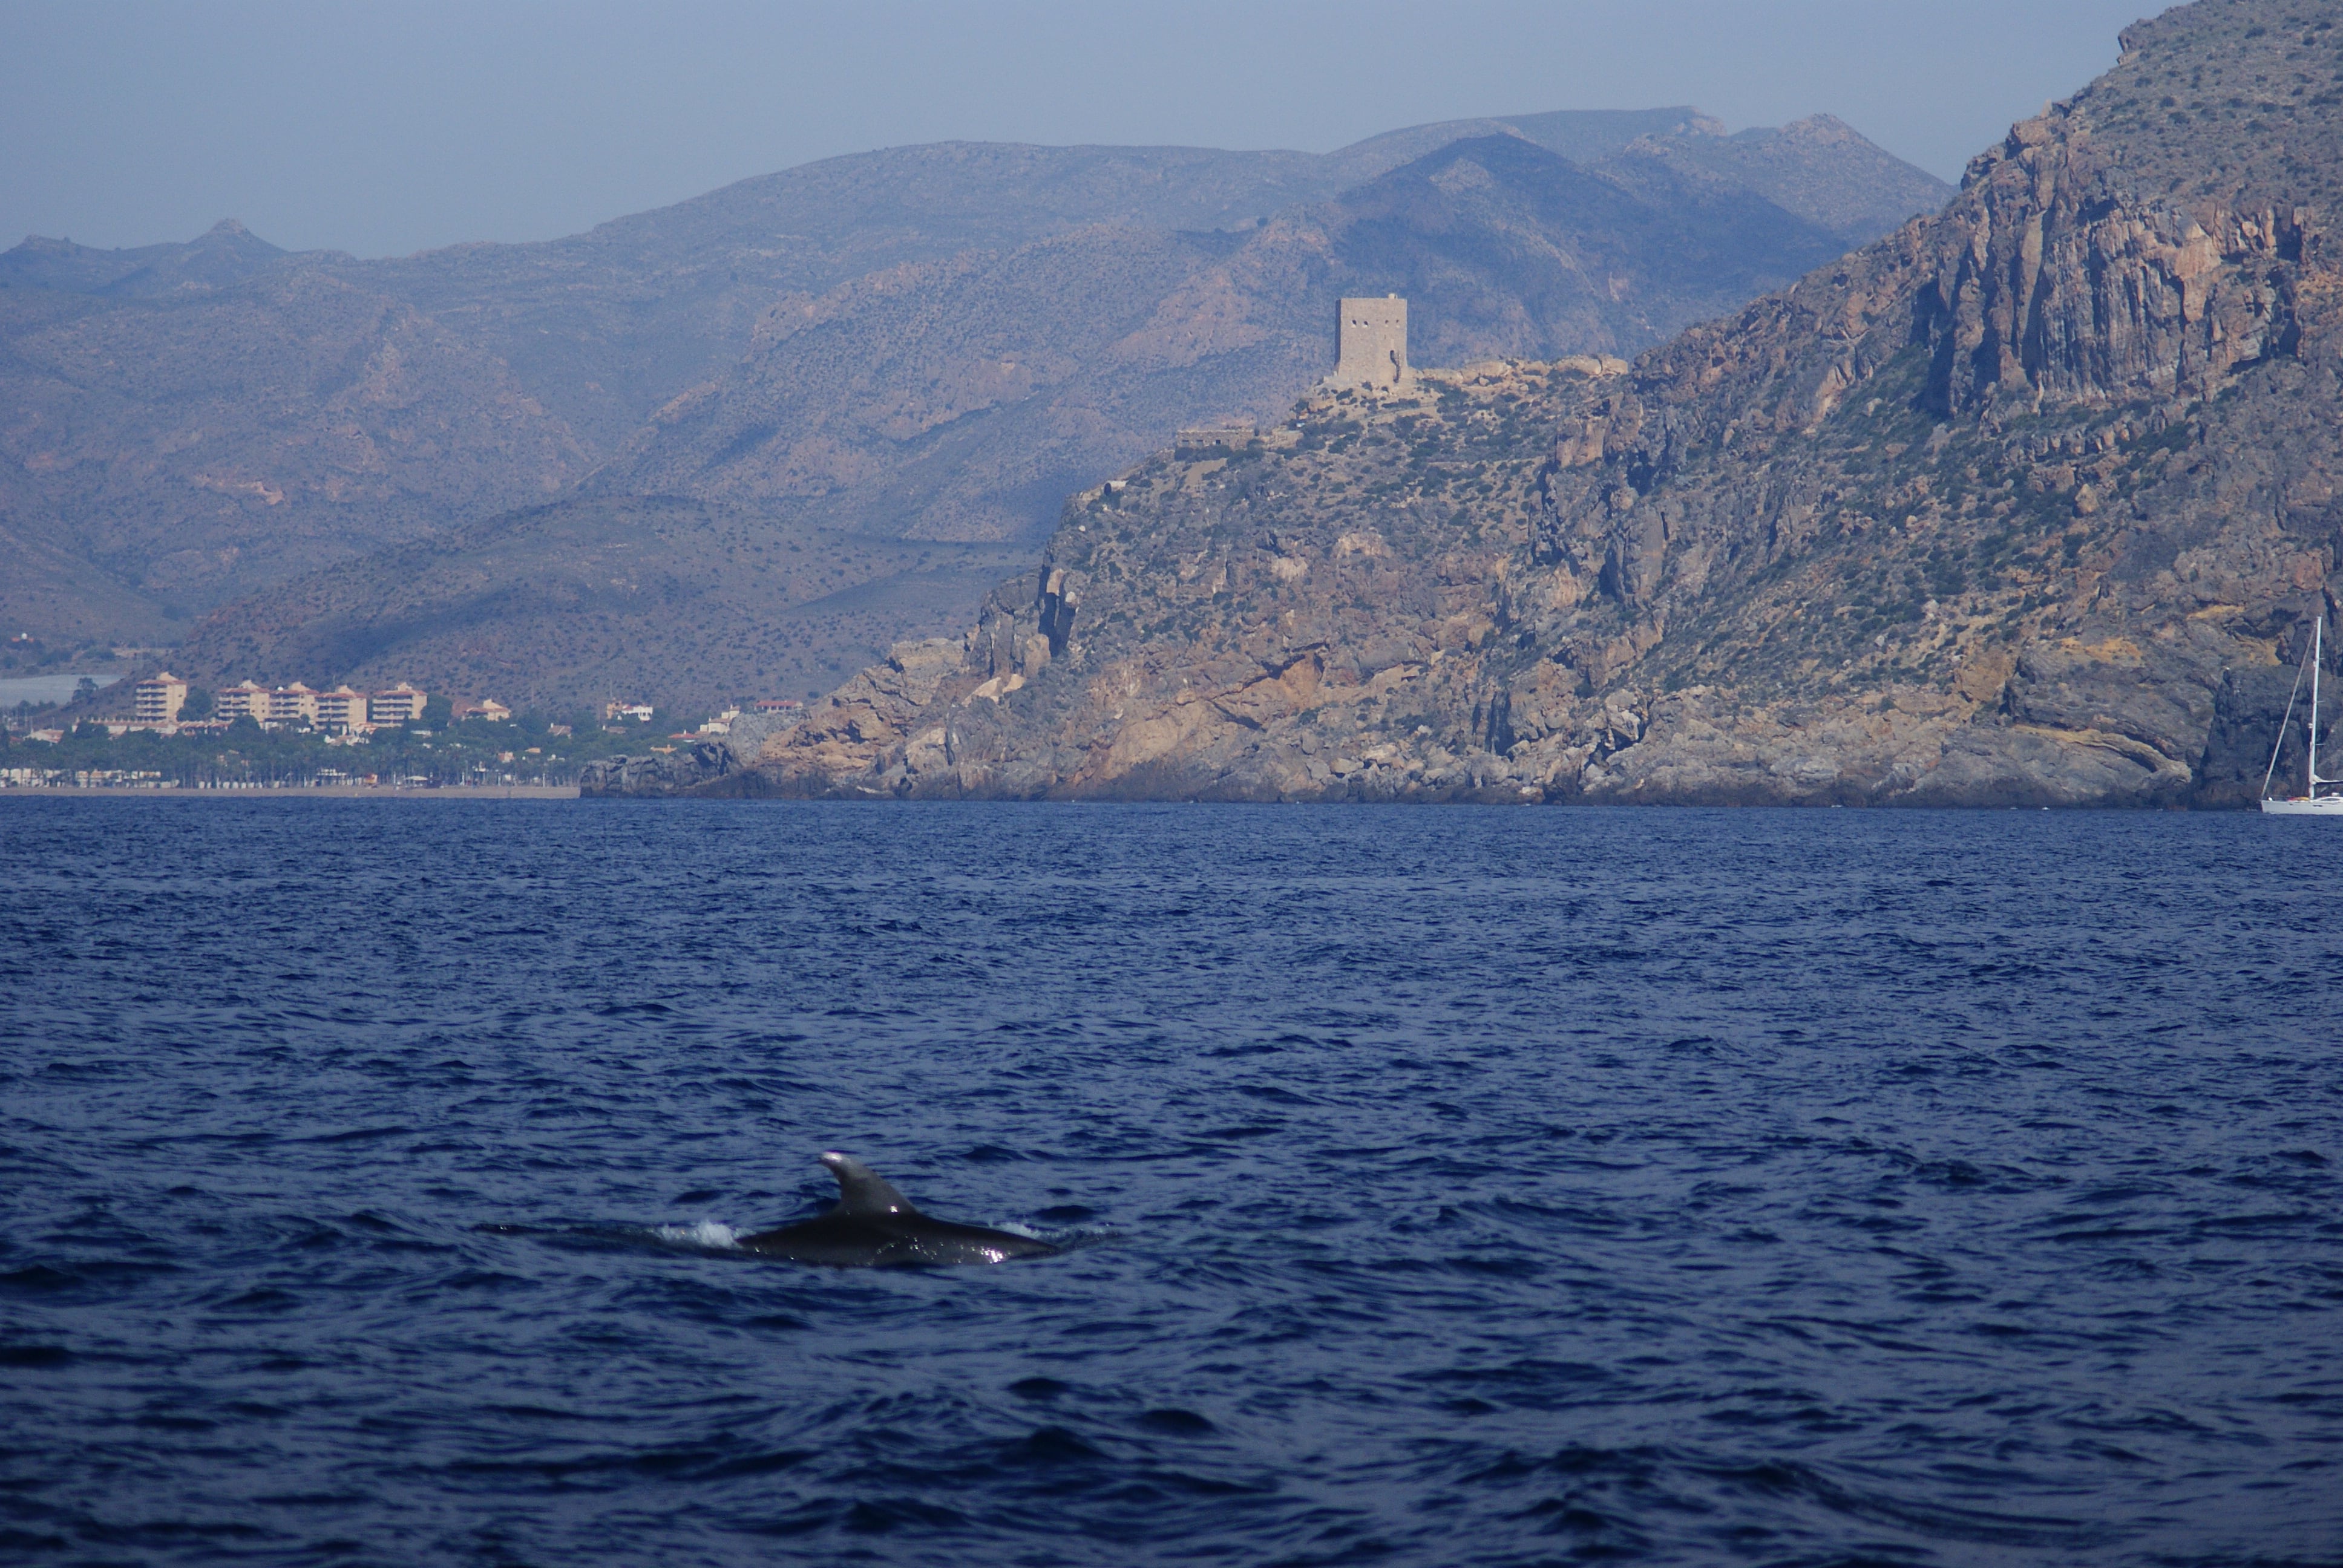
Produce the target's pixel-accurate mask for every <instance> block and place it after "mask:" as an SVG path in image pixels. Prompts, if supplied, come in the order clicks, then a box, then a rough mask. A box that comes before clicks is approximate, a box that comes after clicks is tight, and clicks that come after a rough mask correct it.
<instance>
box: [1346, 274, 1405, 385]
mask: <svg viewBox="0 0 2343 1568" xmlns="http://www.w3.org/2000/svg"><path fill="white" fill-rule="evenodd" d="M1337 320H1338V336H1337V342H1338V343H1339V345H1340V347H1341V352H1340V354H1339V356H1338V357H1336V359H1335V361H1334V374H1333V376H1332V377H1330V379H1332V381H1333V382H1334V384H1335V385H1336V386H1338V387H1396V386H1398V385H1399V384H1400V383H1401V382H1403V381H1404V380H1406V379H1407V301H1406V300H1404V299H1402V298H1401V297H1399V296H1398V295H1396V294H1386V295H1384V296H1383V297H1382V298H1381V299H1346V300H1343V301H1342V311H1341V314H1340V316H1339V317H1338V318H1337Z"/></svg>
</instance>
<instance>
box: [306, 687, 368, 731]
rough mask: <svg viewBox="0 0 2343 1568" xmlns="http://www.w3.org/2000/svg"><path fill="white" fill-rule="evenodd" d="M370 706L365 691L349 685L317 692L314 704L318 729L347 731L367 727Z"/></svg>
mask: <svg viewBox="0 0 2343 1568" xmlns="http://www.w3.org/2000/svg"><path fill="white" fill-rule="evenodd" d="M369 707H370V704H369V703H368V702H367V697H366V694H365V693H364V692H360V691H353V690H351V689H349V688H348V687H347V686H337V687H336V688H334V689H333V690H331V691H321V692H319V693H317V699H316V700H315V702H314V703H313V704H312V709H313V711H314V712H315V715H316V719H317V728H318V729H337V730H341V731H343V732H345V733H347V732H348V731H350V730H353V729H366V728H367V709H368V708H369Z"/></svg>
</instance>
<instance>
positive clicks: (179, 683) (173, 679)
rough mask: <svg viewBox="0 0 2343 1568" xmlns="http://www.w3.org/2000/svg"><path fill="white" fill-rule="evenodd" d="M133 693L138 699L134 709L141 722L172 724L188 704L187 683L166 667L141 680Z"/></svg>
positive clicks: (143, 723) (132, 690) (144, 723)
mask: <svg viewBox="0 0 2343 1568" xmlns="http://www.w3.org/2000/svg"><path fill="white" fill-rule="evenodd" d="M131 695H132V696H133V697H134V698H136V699H137V707H136V709H135V710H134V711H135V712H136V715H137V718H138V722H139V723H140V724H142V725H152V724H170V723H173V722H175V721H176V719H178V717H179V709H181V708H183V707H185V706H186V700H187V683H186V681H184V680H181V679H180V678H178V677H177V676H176V675H173V674H172V673H171V672H170V671H169V670H167V669H166V670H163V671H160V672H159V673H157V674H154V675H150V676H148V677H147V678H146V679H144V680H142V681H140V682H139V683H138V684H137V685H136V687H134V688H132V689H131Z"/></svg>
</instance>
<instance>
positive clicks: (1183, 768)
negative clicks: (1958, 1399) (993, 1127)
mask: <svg viewBox="0 0 2343 1568" xmlns="http://www.w3.org/2000/svg"><path fill="white" fill-rule="evenodd" d="M2337 21H2338V17H2337V15H2336V13H2335V11H2334V8H2333V7H2332V6H2331V5H2323V4H2317V3H2313V0H2257V3H2250V4H2239V3H2229V0H2204V3H2202V4H2198V5H2188V6H2184V7H2181V8H2178V9H2177V10H2175V11H2172V12H2170V13H2167V15H2164V16H2162V17H2160V18H2158V19H2157V20H2156V21H2153V22H2149V23H2144V24H2141V25H2137V26H2136V27H2134V28H2132V29H2130V30H2129V31H2128V32H2127V33H2126V34H2125V35H2124V40H2123V53H2122V57H2121V60H2120V62H2119V63H2118V65H2117V66H2116V67H2115V69H2114V70H2112V71H2111V72H2110V73H2108V75H2106V76H2104V77H2102V78H2101V79H2100V80H2099V81H2097V82H2095V83H2093V84H2092V85H2090V86H2089V87H2087V89H2085V90H2084V91H2083V92H2081V93H2078V94H2077V95H2075V96H2074V97H2073V98H2071V99H2069V100H2067V101H2066V102H2065V103H2061V104H2058V105H2056V106H2052V107H2051V108H2050V109H2049V110H2048V111H2047V112H2046V113H2045V114H2044V115H2043V116H2041V117H2039V118H2037V119H2034V120H2030V121H2027V122H2025V123H2024V124H2021V125H2019V126H2016V127H2014V128H2013V129H2012V131H2011V132H2010V134H2009V136H2007V138H2006V140H2005V141H2004V142H2003V143H2002V144H2001V145H1999V146H1996V147H1994V148H1992V149H1990V150H1989V151H1987V152H1986V153H1985V154H1983V155H1981V156H1979V157H1978V158H1976V160H1975V161H1974V162H1973V163H1972V165H1971V166H1970V168H1969V170H1968V172H1967V176H1966V179H1965V181H1964V183H1963V186H1962V189H1961V191H1960V193H1959V195H1958V196H1956V198H1955V199H1954V200H1953V201H1952V202H1951V203H1950V205H1948V206H1946V208H1945V209H1944V210H1943V211H1942V212H1941V213H1939V214H1937V215H1936V216H1932V217H1926V218H1923V219H1919V220H1916V221H1914V222H1912V223H1910V224H1907V225H1906V226H1903V227H1902V228H1900V229H1899V230H1897V231H1896V233H1894V234H1892V235H1890V236H1887V237H1886V238H1885V239H1882V240H1879V241H1877V242H1875V243H1874V244H1872V245H1870V246H1865V247H1864V248H1862V249H1859V250H1856V251H1855V252H1853V253H1851V254H1849V255H1847V256H1844V257H1842V258H1841V259H1839V260H1838V261H1836V262H1835V263H1832V264H1830V265H1827V266H1823V267H1821V268H1819V269H1818V270H1816V271H1814V272H1812V273H1810V274H1809V275H1807V276H1805V278H1803V279H1802V280H1801V281H1799V282H1798V283H1797V284H1795V286H1791V287H1789V288H1787V289H1785V290H1784V291H1782V292H1779V293H1776V294H1773V295H1770V296H1767V297H1764V298H1761V299H1759V300H1758V301H1756V302H1755V304H1753V305H1750V306H1748V307H1745V308H1744V309H1742V310H1740V311H1738V312H1736V313H1735V314H1733V315H1730V316H1728V317H1724V318H1722V319H1719V320H1716V321H1713V322H1711V323H1709V324H1706V325H1704V326H1699V327H1693V328H1692V329H1690V330H1688V331H1686V332H1684V333H1683V334H1681V335H1680V336H1678V337H1675V338H1674V339H1673V340H1671V341H1669V342H1667V343H1665V344H1664V345H1662V346H1661V347H1656V348H1654V349H1652V350H1650V351H1649V352H1647V353H1644V355H1643V356H1642V357H1640V358H1638V359H1636V360H1635V361H1634V363H1633V364H1632V365H1630V364H1626V363H1624V362H1622V361H1619V360H1615V359H1591V358H1583V359H1575V360H1564V361H1560V362H1550V363H1540V362H1530V361H1513V362H1505V363H1502V364H1493V365H1488V366H1483V367H1475V368H1473V369H1469V370H1463V371H1457V372H1452V373H1425V374H1422V375H1419V376H1418V377H1416V378H1415V379H1414V381H1413V385H1411V386H1408V387H1403V388H1402V389H1400V390H1399V391H1397V392H1395V393H1393V394H1391V395H1389V396H1384V397H1369V396H1364V395H1362V394H1359V393H1355V392H1340V393H1333V392H1322V393H1319V394H1316V395H1313V396H1312V397H1307V398H1305V399H1304V400H1303V401H1302V402H1301V403H1300V404H1299V405H1298V406H1296V407H1294V408H1293V409H1292V413H1291V416H1290V417H1287V418H1286V419H1284V420H1283V421H1282V422H1281V423H1279V424H1278V425H1277V426H1276V427H1273V428H1272V429H1270V430H1268V431H1266V432H1265V433H1263V434H1262V437H1260V438H1258V439H1256V440H1253V441H1251V442H1240V443H1238V444H1237V445H1236V446H1234V447H1216V448H1213V449H1209V450H1192V451H1181V450H1174V451H1171V452H1166V453H1161V454H1159V455H1157V456H1156V457H1152V458H1151V459H1149V460H1147V461H1146V462H1144V463H1141V465H1139V466H1138V467H1136V468H1134V469H1132V470H1131V471H1130V472H1129V473H1128V474H1126V475H1125V476H1123V477H1121V478H1119V479H1117V480H1115V481H1113V482H1111V483H1109V484H1107V485H1105V486H1102V487H1097V488H1094V489H1091V490H1087V491H1084V492H1083V493H1081V494H1080V495H1078V496H1076V497H1075V498H1073V499H1072V500H1071V503H1070V504H1069V506H1068V508H1067V510H1066V513H1065V517H1064V520H1063V522H1062V523H1061V526H1060V528H1059V529H1058V531H1057V533H1056V535H1055V537H1054V538H1053V539H1052V541H1051V544H1050V546H1049V548H1048V551H1047V554H1046V557H1045V558H1044V559H1043V561H1042V562H1041V566H1040V567H1039V568H1038V570H1036V571H1035V572H1033V573H1031V574H1030V575H1026V576H1021V577H1020V578H1016V579H1013V580H1012V581H1011V582H1009V583H1006V584H1004V585H1002V586H1001V588H998V589H996V590H995V591H994V593H993V594H992V596H991V598H990V600H989V601H988V602H987V604H986V605H985V607H984V609H983V611H982V613H981V615H980V618H979V619H978V621H977V624H976V625H975V626H974V627H973V628H970V630H969V631H968V632H967V633H966V634H965V635H964V636H962V637H960V638H949V639H939V640H931V641H926V642H918V643H908V644H902V645H900V646H898V647H897V648H895V649H894V651H893V652H892V654H891V655H890V657H889V658H888V659H887V660H885V661H884V662H883V663H881V664H879V665H875V666H873V667H872V668H869V669H866V670H864V671H862V672H861V673H860V674H859V675H857V676H856V677H855V678H852V679H851V680H850V681H848V682H847V683H846V684H845V685H844V686H842V687H841V688H840V689H838V690H837V691H835V692H834V693H833V694H831V695H830V697H829V698H828V699H825V700H824V701H823V702H821V703H820V704H818V705H815V706H814V707H813V709H811V711H809V714H808V716H807V717H806V718H805V719H804V720H803V721H802V722H800V723H798V724H796V725H794V726H792V727H790V728H789V729H783V730H779V731H776V732H774V733H771V734H769V735H766V736H761V737H757V738H747V737H743V738H741V739H739V741H738V742H737V743H736V744H734V745H732V746H731V747H729V748H728V749H723V751H722V755H721V757H720V759H718V760H716V761H713V762H711V763H710V764H709V766H707V767H706V768H704V769H699V768H682V767H671V768H670V769H669V770H668V773H669V776H668V777H666V778H664V779H661V780H659V781H658V782H657V783H656V784H652V783H651V782H650V781H649V780H643V781H641V782H640V784H639V785H638V787H648V788H655V789H660V790H671V789H697V790H700V791H703V792H713V793H745V794H756V793H774V794H799V795H841V796H874V795H875V796H914V797H918V796H1005V797H1101V798H1136V797H1147V798H1192V799H1361V800H1372V799H1483V800H1509V801H1537V800H1586V801H1674V802H1712V803H1810V804H1825V803H1831V804H1837V803H1845V804H1887V803H1906V804H1932V805H2020V804H2028V805H2030V804H2041V805H2086V804H2092V805H2221V804H2239V803H2244V802H2246V801H2248V800H2250V799H2252V798H2253V797H2254V795H2255V794H2256V793H2257V792H2258V789H2259V786H2260V782H2261V777H2262V771H2263V765H2264V763H2265V762H2266V761H2267V759H2268V747H2269V745H2270V743H2271V741H2272V739H2274V738H2275V735H2276V732H2277V729H2278V718H2279V713H2280V710H2281V709H2283V707H2284V704H2285V701H2286V699H2287V694H2288V686H2289V683H2290V681H2291V679H2292V675H2293V669H2292V666H2293V664H2294V663H2295V661H2297V660H2298V658H2299V657H2300V654H2301V650H2302V648H2304V647H2305V646H2306V644H2307V641H2308V637H2309V631H2310V628H2311V625H2312V623H2313V619H2314V618H2315V617H2317V616H2318V614H2320V613H2321V612H2322V611H2326V612H2329V613H2331V611H2332V609H2333V608H2334V605H2333V600H2334V586H2333V585H2334V573H2335V566H2336V559H2337V555H2338V547H2343V506H2338V500H2337V498H2336V493H2335V486H2336V479H2337V475H2338V472H2343V394H2339V393H2338V375H2343V357H2338V347H2343V311H2338V305H2339V304H2343V289H2338V283H2343V277H2338V258H2337V254H2336V249H2335V245H2334V241H2333V238H2332V221H2333V215H2334V213H2335V210H2336V199H2337V195H2338V174H2343V136H2338V120H2337V116H2336V113H2335V110H2336V106H2337V104H2338V100H2339V99H2343V33H2339V32H2338V27H2337V25H2336V24H2337ZM2331 641H2332V639H2330V642H2331ZM2292 744H2293V746H2294V747H2295V748H2296V751H2295V753H2294V754H2293V755H2292V756H2291V757H2288V758H2281V759H2280V766H2281V767H2288V766H2291V767H2293V768H2295V769H2297V770H2298V769H2299V765H2300V758H2299V751H2298V748H2299V745H2300V741H2299V739H2298V738H2297V739H2295V740H2294V741H2293V742H2292ZM687 775H689V776H687ZM597 782H598V783H600V785H601V786H602V787H604V788H613V787H625V786H626V784H627V783H633V782H634V781H633V780H625V781H624V782H622V780H621V779H618V778H615V777H614V778H611V779H603V780H599V781H597V780H589V781H588V783H589V789H590V788H592V787H594V786H595V785H596V783H597Z"/></svg>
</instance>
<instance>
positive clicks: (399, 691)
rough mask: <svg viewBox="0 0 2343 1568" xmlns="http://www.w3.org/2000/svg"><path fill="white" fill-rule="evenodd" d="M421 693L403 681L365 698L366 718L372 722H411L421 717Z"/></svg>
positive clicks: (423, 700) (422, 698) (422, 701)
mask: <svg viewBox="0 0 2343 1568" xmlns="http://www.w3.org/2000/svg"><path fill="white" fill-rule="evenodd" d="M426 700H427V699H426V698H425V697H424V695H423V693H422V692H420V691H417V689H415V688H413V687H412V686H409V685H407V682H405V681H403V680H402V681H400V682H399V683H398V684H397V686H394V687H392V688H391V689H389V690H387V691H377V692H376V693H375V694H374V695H373V696H372V697H369V698H367V721H368V722H370V723H374V724H412V723H414V722H415V721H416V720H417V719H421V718H422V717H423V704H424V702H425V701H426Z"/></svg>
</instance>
